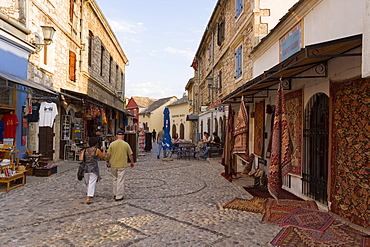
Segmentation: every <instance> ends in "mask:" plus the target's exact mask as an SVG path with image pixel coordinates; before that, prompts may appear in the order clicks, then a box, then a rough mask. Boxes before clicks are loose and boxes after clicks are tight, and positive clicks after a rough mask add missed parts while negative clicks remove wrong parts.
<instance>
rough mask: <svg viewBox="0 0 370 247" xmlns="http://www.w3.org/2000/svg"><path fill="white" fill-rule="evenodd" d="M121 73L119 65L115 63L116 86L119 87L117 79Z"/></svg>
mask: <svg viewBox="0 0 370 247" xmlns="http://www.w3.org/2000/svg"><path fill="white" fill-rule="evenodd" d="M120 76H121V74H120V73H119V67H118V65H116V88H119V79H120Z"/></svg>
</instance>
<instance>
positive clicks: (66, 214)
mask: <svg viewBox="0 0 370 247" xmlns="http://www.w3.org/2000/svg"><path fill="white" fill-rule="evenodd" d="M155 150H156V145H154V148H153V150H152V152H150V153H145V154H146V155H145V156H139V160H138V161H137V163H136V166H135V168H128V171H127V173H126V181H125V183H126V187H125V188H126V192H125V199H124V200H123V201H119V202H116V201H114V200H113V194H112V184H111V178H110V175H109V173H108V170H107V168H106V167H105V166H104V162H101V165H100V172H101V176H102V178H103V179H102V181H101V182H99V183H98V184H97V188H96V193H95V197H94V199H93V203H92V204H90V205H87V204H85V191H86V189H85V185H84V182H82V181H78V180H77V177H76V173H77V163H73V164H62V165H60V166H66V167H70V168H71V169H67V170H65V171H60V169H59V170H58V173H57V174H55V175H52V176H50V177H47V178H41V179H38V180H37V181H32V180H29V181H30V182H29V183H27V184H26V186H24V187H19V188H16V189H14V190H11V191H9V192H8V193H2V194H0V205H1V207H0V245H1V246H17V247H20V246H271V245H270V244H269V242H270V241H271V240H272V239H273V238H274V236H275V235H276V234H277V233H278V232H279V230H280V227H278V226H275V225H270V224H263V223H261V218H262V214H257V213H250V212H243V211H237V210H230V209H222V208H221V205H222V204H224V203H226V202H228V201H230V200H231V199H233V198H234V197H241V198H246V199H250V198H252V197H251V196H250V195H249V194H248V193H247V192H245V191H243V190H242V189H240V188H239V187H238V186H236V185H235V184H233V183H230V182H228V181H227V180H226V179H224V178H223V177H222V176H221V175H220V170H219V169H217V167H216V168H215V167H214V166H212V165H211V164H210V163H209V162H208V161H203V160H202V161H198V160H190V161H189V160H177V159H174V160H173V161H162V160H161V159H157V158H156V152H155ZM67 165H69V166H67ZM220 166H221V165H220ZM60 168H62V167H60ZM28 178H30V179H31V177H28Z"/></svg>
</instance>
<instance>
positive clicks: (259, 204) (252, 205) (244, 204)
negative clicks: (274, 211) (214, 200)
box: [222, 197, 266, 214]
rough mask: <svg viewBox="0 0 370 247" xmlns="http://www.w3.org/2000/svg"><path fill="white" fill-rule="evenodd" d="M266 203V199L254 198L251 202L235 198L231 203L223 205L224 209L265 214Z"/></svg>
mask: <svg viewBox="0 0 370 247" xmlns="http://www.w3.org/2000/svg"><path fill="white" fill-rule="evenodd" d="M265 202H266V199H264V198H258V197H253V198H252V199H251V200H247V199H242V198H234V199H232V200H231V201H230V202H228V203H225V204H224V205H222V207H223V208H230V209H236V210H241V211H248V212H253V213H261V214H262V213H263V204H264V203H265Z"/></svg>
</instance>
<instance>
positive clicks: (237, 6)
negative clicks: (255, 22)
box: [235, 0, 243, 18]
mask: <svg viewBox="0 0 370 247" xmlns="http://www.w3.org/2000/svg"><path fill="white" fill-rule="evenodd" d="M242 11H243V0H236V1H235V18H238V17H239V15H240V13H241V12H242Z"/></svg>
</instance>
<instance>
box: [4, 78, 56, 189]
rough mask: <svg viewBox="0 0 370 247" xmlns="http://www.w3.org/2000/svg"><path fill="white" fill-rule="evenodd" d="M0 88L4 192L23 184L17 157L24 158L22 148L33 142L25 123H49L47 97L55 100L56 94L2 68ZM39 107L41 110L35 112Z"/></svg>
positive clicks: (51, 109) (52, 115) (52, 106)
mask: <svg viewBox="0 0 370 247" xmlns="http://www.w3.org/2000/svg"><path fill="white" fill-rule="evenodd" d="M0 89H1V90H0V187H1V188H0V191H8V190H10V189H12V188H15V187H18V186H21V185H24V183H25V174H24V173H25V172H26V171H25V167H23V166H21V165H20V160H21V159H23V158H25V157H26V158H27V153H26V151H27V150H29V147H30V146H31V144H33V145H34V143H32V140H30V136H32V135H31V134H30V130H29V122H32V121H34V122H38V123H39V126H41V127H42V126H46V125H50V124H53V123H54V118H55V116H56V114H57V107H56V104H55V103H53V102H51V101H50V100H54V101H56V100H58V98H59V96H58V95H57V94H56V93H54V92H52V91H50V90H48V89H47V88H44V87H42V86H41V85H39V84H37V83H35V82H33V81H31V80H28V79H24V78H22V77H19V76H17V75H14V74H11V73H8V72H5V71H1V72H0ZM36 101H37V102H41V103H38V104H39V105H40V107H39V108H38V110H37V111H36V109H34V108H33V107H32V102H36ZM48 101H49V102H50V103H49V102H48ZM41 106H42V107H41ZM40 109H44V110H45V111H42V112H40V113H39V110H40ZM36 117H37V120H36ZM14 181H18V182H17V183H15V182H14Z"/></svg>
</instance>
